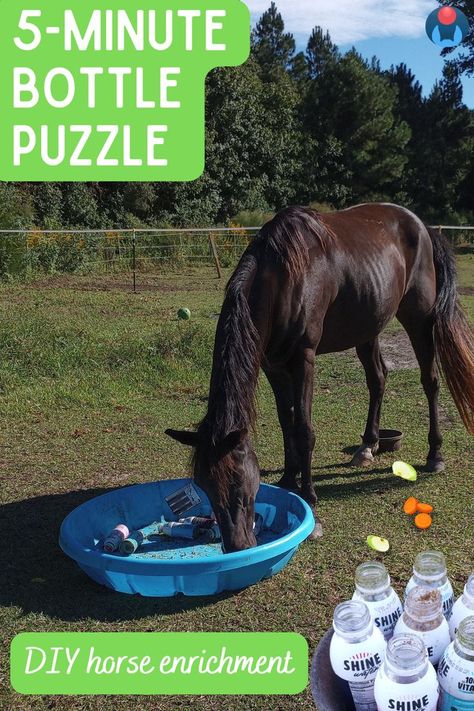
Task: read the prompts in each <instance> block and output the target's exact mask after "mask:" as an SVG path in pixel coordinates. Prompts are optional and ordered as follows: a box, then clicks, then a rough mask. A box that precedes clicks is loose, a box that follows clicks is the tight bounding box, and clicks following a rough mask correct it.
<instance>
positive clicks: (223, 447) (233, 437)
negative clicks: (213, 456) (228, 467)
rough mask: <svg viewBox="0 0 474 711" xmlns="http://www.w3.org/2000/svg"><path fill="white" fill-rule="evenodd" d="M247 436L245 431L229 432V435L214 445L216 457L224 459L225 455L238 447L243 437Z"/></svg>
mask: <svg viewBox="0 0 474 711" xmlns="http://www.w3.org/2000/svg"><path fill="white" fill-rule="evenodd" d="M247 434H248V432H247V430H245V429H244V430H235V431H234V432H229V434H228V435H227V436H226V437H225V438H224V439H223V440H222V442H219V444H217V445H216V453H217V456H218V457H219V458H220V457H225V455H226V454H229V452H232V450H233V449H235V448H236V447H238V446H239V444H240V443H241V442H242V440H243V439H244V437H246V436H247Z"/></svg>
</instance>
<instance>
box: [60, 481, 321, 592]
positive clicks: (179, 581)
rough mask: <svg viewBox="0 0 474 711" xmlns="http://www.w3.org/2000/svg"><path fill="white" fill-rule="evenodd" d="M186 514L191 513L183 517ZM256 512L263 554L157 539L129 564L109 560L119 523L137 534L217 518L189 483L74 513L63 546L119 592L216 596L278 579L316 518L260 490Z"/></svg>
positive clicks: (151, 488)
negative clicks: (164, 524)
mask: <svg viewBox="0 0 474 711" xmlns="http://www.w3.org/2000/svg"><path fill="white" fill-rule="evenodd" d="M190 487H191V488H190ZM183 502H184V503H183ZM180 506H181V508H182V506H190V508H187V509H186V511H185V513H180V512H179V511H180V510H179V507H180ZM255 510H256V513H259V514H261V516H262V517H263V527H262V530H261V532H260V534H259V535H258V536H257V543H258V545H257V547H255V548H252V549H250V550H246V551H239V552H237V553H228V554H227V555H225V554H224V553H223V552H222V548H221V544H220V543H199V539H197V540H181V539H171V538H167V537H165V536H159V537H155V538H152V539H150V540H148V541H146V542H145V543H144V544H143V545H142V546H141V547H140V548H138V550H137V551H136V553H133V554H132V555H130V556H123V555H121V554H120V553H112V554H109V553H105V552H104V551H103V549H102V544H103V540H104V538H105V536H107V534H108V533H110V531H111V530H112V529H113V528H114V527H115V526H117V525H118V524H119V523H124V524H125V525H126V526H128V528H129V529H130V530H132V529H137V528H141V527H142V526H144V525H148V524H150V523H151V522H153V521H156V520H160V519H161V516H164V518H165V520H167V521H177V520H178V519H179V518H180V517H182V516H209V515H210V514H211V513H212V510H211V506H210V503H209V500H208V498H207V496H206V494H205V493H204V491H203V490H202V489H200V488H199V487H198V486H196V484H194V483H193V482H192V481H191V480H190V479H173V480H167V481H160V482H156V483H151V484H139V485H136V486H129V487H126V488H123V489H117V490H115V491H111V492H110V493H107V494H103V495H102V496H98V497H97V498H95V499H91V500H90V501H87V502H86V503H85V504H82V505H81V506H78V507H77V508H76V509H74V510H73V511H72V512H71V513H70V514H69V515H68V516H67V518H66V519H65V520H64V521H63V524H62V526H61V531H60V535H59V545H60V546H61V548H62V550H63V551H64V552H65V553H66V555H68V556H70V557H71V558H73V559H74V560H75V561H76V563H77V564H78V565H79V567H80V568H81V569H82V570H83V571H84V572H85V573H87V575H89V577H91V578H92V579H93V580H95V581H96V582H97V583H100V584H101V585H106V586H107V587H109V588H112V589H113V590H117V591H118V592H123V593H129V594H134V593H138V594H140V595H145V596H148V597H170V596H172V595H177V594H178V593H184V594H185V595H216V594H217V593H220V592H223V591H224V590H240V589H241V588H245V587H247V586H249V585H254V584H255V583H258V582H259V581H260V580H263V579H264V578H269V577H271V576H272V575H275V573H278V572H279V571H280V570H282V568H284V567H285V565H286V564H287V563H288V562H289V561H290V560H291V558H292V557H293V555H294V554H295V552H296V549H297V548H298V546H299V544H300V543H301V542H302V541H304V540H305V539H306V538H307V537H308V536H309V535H310V533H311V532H312V530H313V528H314V516H313V513H312V511H311V509H310V508H309V506H308V505H307V504H306V503H305V502H304V501H303V499H301V498H300V497H299V496H297V495H296V494H293V493H291V492H289V491H285V490H284V489H280V488H278V487H275V486H269V485H267V484H262V485H261V486H260V489H259V492H258V494H257V500H256V505H255ZM173 511H174V512H173Z"/></svg>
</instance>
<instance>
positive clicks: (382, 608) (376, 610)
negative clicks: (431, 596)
mask: <svg viewBox="0 0 474 711" xmlns="http://www.w3.org/2000/svg"><path fill="white" fill-rule="evenodd" d="M355 586H356V589H355V592H354V595H353V596H352V599H353V600H362V601H363V602H365V604H366V605H367V607H368V608H369V611H370V614H371V615H372V619H373V621H374V623H375V626H376V627H378V628H379V629H380V631H381V632H382V634H383V636H384V637H385V639H386V640H387V641H388V640H389V639H390V638H391V637H392V635H393V630H394V629H395V625H396V623H397V620H398V619H399V617H401V615H402V612H403V607H402V603H401V602H400V598H399V597H398V595H397V593H396V592H395V590H394V589H393V588H392V586H391V585H390V576H389V574H388V572H387V569H386V567H385V566H384V565H383V563H379V562H377V561H370V562H368V563H362V565H359V567H358V568H357V569H356V572H355Z"/></svg>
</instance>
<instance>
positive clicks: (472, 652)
mask: <svg viewBox="0 0 474 711" xmlns="http://www.w3.org/2000/svg"><path fill="white" fill-rule="evenodd" d="M438 681H439V685H440V692H441V693H440V697H439V706H438V711H474V616H472V617H465V618H464V620H462V621H461V622H460V624H459V629H458V632H457V635H456V639H455V640H454V642H451V644H450V645H449V647H448V648H447V649H446V651H445V653H444V655H443V657H442V659H441V661H440V663H439V667H438Z"/></svg>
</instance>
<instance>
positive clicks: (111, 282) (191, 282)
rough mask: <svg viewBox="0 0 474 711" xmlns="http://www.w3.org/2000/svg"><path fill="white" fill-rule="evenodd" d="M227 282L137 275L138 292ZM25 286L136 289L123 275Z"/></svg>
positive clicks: (48, 280)
mask: <svg viewBox="0 0 474 711" xmlns="http://www.w3.org/2000/svg"><path fill="white" fill-rule="evenodd" d="M224 283H225V282H223V281H219V280H217V279H216V278H214V279H211V278H205V277H202V278H196V277H195V276H194V275H192V276H190V275H186V274H185V273H183V274H182V275H177V276H176V279H173V278H170V277H168V278H165V279H156V278H154V277H147V276H144V275H140V274H139V275H137V284H136V288H137V292H138V293H140V292H153V293H159V292H161V293H172V292H204V291H208V290H209V289H210V288H211V289H212V290H216V289H217V288H223V284H224ZM23 288H24V289H38V288H39V289H51V290H54V289H72V290H74V291H95V292H104V291H105V292H112V291H120V292H125V293H131V292H132V291H133V281H132V277H131V276H130V278H129V279H128V278H124V276H123V275H121V276H118V275H117V276H108V275H104V276H83V277H81V276H77V275H76V276H71V275H58V276H51V277H46V278H40V279H35V280H34V281H31V282H28V283H26V284H25V285H24V287H23Z"/></svg>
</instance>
